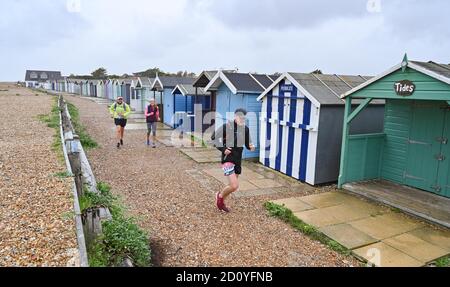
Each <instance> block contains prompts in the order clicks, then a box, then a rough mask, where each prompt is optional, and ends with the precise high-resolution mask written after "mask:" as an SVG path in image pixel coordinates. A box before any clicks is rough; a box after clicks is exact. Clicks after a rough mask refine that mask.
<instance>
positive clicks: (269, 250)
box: [66, 97, 359, 267]
mask: <svg viewBox="0 0 450 287" xmlns="http://www.w3.org/2000/svg"><path fill="white" fill-rule="evenodd" d="M66 99H67V100H68V101H70V102H72V103H74V104H75V105H76V106H78V107H79V109H80V119H81V121H82V122H83V124H84V125H85V126H86V128H87V131H88V132H89V134H90V135H91V136H92V137H93V138H94V139H95V140H96V141H97V142H98V143H99V144H100V147H99V148H97V149H94V150H91V151H89V152H88V156H89V160H90V162H91V165H92V167H93V171H94V173H95V175H96V177H97V180H98V181H105V182H108V183H110V184H111V186H112V191H113V192H114V193H115V194H118V195H119V196H120V197H121V198H122V200H123V202H124V204H125V205H126V206H127V207H128V209H129V211H130V213H132V214H133V215H135V216H136V217H137V218H138V219H139V224H140V226H141V227H142V228H144V229H145V230H147V231H148V232H149V234H150V238H151V247H152V251H153V261H154V264H155V265H156V266H231V267H233V266H357V265H358V264H359V262H358V261H357V260H355V259H354V258H352V257H348V256H343V255H340V254H338V253H336V252H334V251H332V250H330V249H329V248H327V247H326V246H324V245H322V244H320V243H319V242H317V241H314V240H312V239H310V238H308V237H307V236H305V235H303V234H301V233H299V232H297V231H295V230H293V229H291V228H289V227H288V226H286V224H285V223H283V222H282V221H280V220H278V219H276V218H273V217H270V216H269V215H268V213H267V211H266V210H265V209H264V207H263V205H264V203H265V202H267V201H270V200H277V199H280V198H285V197H292V196H302V195H308V194H312V193H316V192H323V188H321V189H314V188H311V187H310V186H308V185H304V184H301V183H299V182H297V181H294V180H291V179H287V178H285V177H284V176H281V175H279V174H276V173H274V172H272V171H269V170H266V169H264V168H261V169H260V166H259V165H256V164H253V163H246V164H245V165H244V175H243V181H242V186H241V191H240V192H238V193H237V194H235V195H234V196H232V198H231V199H230V201H229V202H228V203H229V205H230V206H231V208H232V211H233V212H232V213H231V214H223V213H220V212H218V211H217V208H216V207H215V203H214V198H215V193H216V192H217V191H219V190H221V189H222V188H223V187H224V184H223V181H224V179H223V176H222V175H221V174H220V167H219V164H218V163H205V164H200V163H197V162H195V161H193V160H192V159H191V158H189V157H187V156H186V155H185V154H183V153H182V152H180V150H179V149H177V148H174V147H171V146H166V145H164V144H163V143H162V144H160V145H159V147H158V148H157V149H152V148H148V147H147V146H145V137H146V133H145V131H144V130H132V129H129V130H128V131H127V132H126V134H125V146H124V148H123V149H121V150H120V151H118V150H117V148H116V147H115V145H114V143H115V139H114V127H113V123H112V121H111V119H110V117H109V116H108V112H107V110H106V109H105V108H104V106H102V105H98V104H96V103H94V102H92V101H88V100H84V99H80V98H79V97H66ZM134 123H136V122H135V121H134V120H131V119H130V124H134ZM161 132H163V133H166V131H164V130H163V131H160V134H162V133H161ZM169 132H170V131H167V133H169ZM261 187H264V188H261Z"/></svg>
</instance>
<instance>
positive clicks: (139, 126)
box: [114, 123, 147, 131]
mask: <svg viewBox="0 0 450 287" xmlns="http://www.w3.org/2000/svg"><path fill="white" fill-rule="evenodd" d="M114 129H115V128H114ZM125 130H128V131H134V130H147V124H145V123H143V124H127V126H126V127H125Z"/></svg>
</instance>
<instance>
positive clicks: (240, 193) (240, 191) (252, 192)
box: [233, 188, 277, 198]
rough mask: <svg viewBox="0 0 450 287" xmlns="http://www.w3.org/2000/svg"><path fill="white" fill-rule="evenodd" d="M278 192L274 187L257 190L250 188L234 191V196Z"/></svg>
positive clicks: (252, 195) (251, 195) (254, 195)
mask: <svg viewBox="0 0 450 287" xmlns="http://www.w3.org/2000/svg"><path fill="white" fill-rule="evenodd" d="M276 193H277V192H276V191H275V190H273V189H270V188H269V189H255V190H248V191H243V190H239V191H238V192H236V193H234V194H233V196H236V197H238V198H239V197H256V196H262V195H271V194H276Z"/></svg>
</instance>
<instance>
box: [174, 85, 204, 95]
mask: <svg viewBox="0 0 450 287" xmlns="http://www.w3.org/2000/svg"><path fill="white" fill-rule="evenodd" d="M195 89H197V95H198V96H204V95H208V94H209V93H207V92H206V91H205V89H204V88H196V87H194V86H193V85H185V84H178V85H177V86H176V87H175V88H174V89H173V91H172V94H175V92H176V91H180V93H181V94H182V95H183V96H195V95H196V91H195Z"/></svg>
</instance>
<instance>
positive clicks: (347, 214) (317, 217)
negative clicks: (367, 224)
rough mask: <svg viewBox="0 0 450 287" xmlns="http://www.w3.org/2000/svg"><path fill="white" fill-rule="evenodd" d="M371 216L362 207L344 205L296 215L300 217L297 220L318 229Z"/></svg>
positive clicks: (369, 211) (368, 211)
mask: <svg viewBox="0 0 450 287" xmlns="http://www.w3.org/2000/svg"><path fill="white" fill-rule="evenodd" d="M302 201H303V199H302ZM371 215H372V214H371V210H367V209H364V208H363V207H361V208H359V207H357V206H352V207H349V206H348V205H345V204H341V205H336V206H330V207H326V208H319V209H314V210H310V211H305V212H303V213H301V214H298V216H300V217H299V218H300V219H302V220H303V221H305V222H306V223H308V224H312V225H315V226H318V227H324V226H328V225H335V224H340V223H344V222H351V221H355V220H359V219H364V218H368V217H370V216H371Z"/></svg>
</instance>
